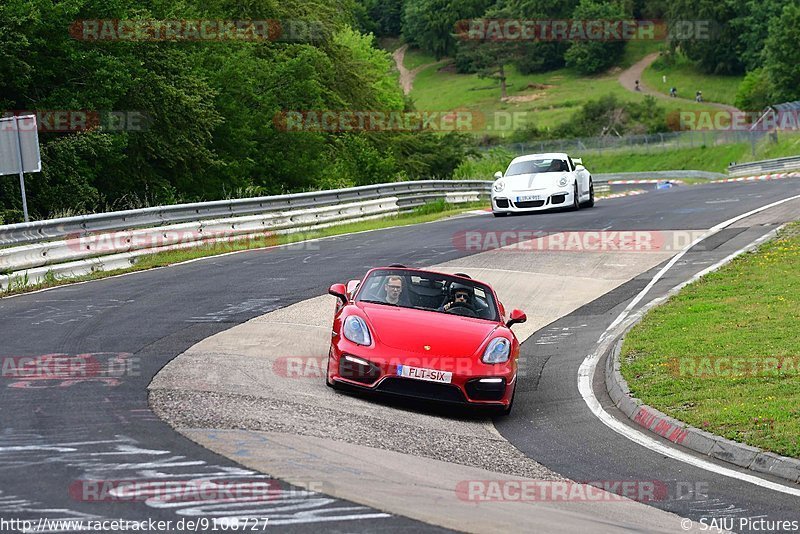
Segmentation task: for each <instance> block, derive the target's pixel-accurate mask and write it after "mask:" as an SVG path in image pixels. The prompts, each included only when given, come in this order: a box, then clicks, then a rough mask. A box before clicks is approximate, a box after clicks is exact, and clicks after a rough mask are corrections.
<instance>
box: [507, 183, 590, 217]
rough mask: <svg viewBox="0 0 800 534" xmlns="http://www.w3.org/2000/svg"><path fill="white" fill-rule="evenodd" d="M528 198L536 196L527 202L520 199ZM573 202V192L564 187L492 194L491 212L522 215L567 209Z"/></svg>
mask: <svg viewBox="0 0 800 534" xmlns="http://www.w3.org/2000/svg"><path fill="white" fill-rule="evenodd" d="M530 196H536V197H538V199H537V200H527V199H524V198H520V197H530ZM574 202H575V200H574V199H573V190H572V189H569V188H566V187H565V188H558V189H546V190H543V189H539V190H534V191H502V192H500V193H496V192H492V211H493V212H495V213H523V212H529V211H544V210H549V209H556V208H569V207H570V206H572V205H573V203H574Z"/></svg>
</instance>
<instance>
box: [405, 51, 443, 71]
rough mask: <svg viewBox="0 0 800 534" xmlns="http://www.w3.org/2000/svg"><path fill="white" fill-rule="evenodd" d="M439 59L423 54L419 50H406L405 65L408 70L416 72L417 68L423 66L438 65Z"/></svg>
mask: <svg viewBox="0 0 800 534" xmlns="http://www.w3.org/2000/svg"><path fill="white" fill-rule="evenodd" d="M436 61H437V59H436V57H434V56H433V55H431V54H428V53H427V52H423V51H422V50H420V49H418V48H409V49H408V50H406V55H405V58H404V59H403V65H404V66H405V68H407V69H408V70H414V69H416V68H417V67H421V66H422V65H428V64H431V63H436Z"/></svg>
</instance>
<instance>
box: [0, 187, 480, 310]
mask: <svg viewBox="0 0 800 534" xmlns="http://www.w3.org/2000/svg"><path fill="white" fill-rule="evenodd" d="M486 207H488V202H473V203H467V204H460V205H459V207H458V208H453V207H452V205H450V204H447V203H445V202H444V200H441V201H437V202H429V203H427V204H425V205H423V206H419V207H417V208H415V209H414V211H413V212H412V213H407V214H400V215H395V216H392V217H387V218H385V219H375V220H371V221H361V222H354V223H348V224H342V225H338V226H331V227H329V228H323V229H320V230H311V231H307V232H299V233H296V234H273V235H265V236H263V237H261V238H258V239H242V240H240V241H233V242H224V243H217V244H209V245H202V246H199V247H197V248H191V249H185V250H167V251H163V252H158V253H156V254H149V255H147V256H141V257H140V258H139V259H138V260H137V262H136V263H135V264H134V265H132V266H130V267H128V268H125V269H114V270H110V271H96V272H93V273H90V274H86V275H83V276H70V277H58V276H55V275H54V274H53V273H52V272H49V273H47V275H45V280H44V281H42V282H41V283H37V284H29V283H28V278H27V274H23V275H20V276H19V277H16V278H14V279H12V280H11V282H10V283H9V285H8V287H7V288H6V289H0V297H6V296H10V295H17V294H20V293H28V292H31V291H37V290H40V289H46V288H49V287H56V286H63V285H67V284H73V283H76V282H85V281H88V280H99V279H101V278H108V277H110V276H116V275H118V274H123V273H129V272H136V271H145V270H147V269H153V268H155V267H164V266H166V265H172V264H175V263H180V262H184V261H188V260H193V259H196V258H205V257H208V256H217V255H219V254H226V253H228V252H236V251H239V250H251V249H258V248H263V247H270V246H276V245H286V244H291V243H297V242H299V241H305V240H309V239H318V238H321V237H329V236H333V235H342V234H349V233H354V232H363V231H366V230H378V229H381V228H391V227H397V226H409V225H412V224H421V223H425V222H432V221H436V220H439V219H444V218H446V217H450V216H452V215H458V214H460V213H464V212H465V211H469V210H474V209H476V208H486Z"/></svg>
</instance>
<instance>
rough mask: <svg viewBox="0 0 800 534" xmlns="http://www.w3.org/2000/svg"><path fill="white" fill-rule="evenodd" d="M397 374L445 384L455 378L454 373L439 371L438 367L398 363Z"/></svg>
mask: <svg viewBox="0 0 800 534" xmlns="http://www.w3.org/2000/svg"><path fill="white" fill-rule="evenodd" d="M397 376H404V377H406V378H415V379H417V380H425V381H428V382H441V383H443V384H449V383H450V381H451V380H453V373H451V372H449V371H437V370H436V369H424V368H422V367H411V366H410V365H398V366H397Z"/></svg>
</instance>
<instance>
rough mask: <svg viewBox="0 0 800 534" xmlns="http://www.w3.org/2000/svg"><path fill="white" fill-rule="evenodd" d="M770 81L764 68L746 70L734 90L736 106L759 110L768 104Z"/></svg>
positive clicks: (748, 109) (746, 109) (747, 109)
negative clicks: (737, 87) (742, 78)
mask: <svg viewBox="0 0 800 534" xmlns="http://www.w3.org/2000/svg"><path fill="white" fill-rule="evenodd" d="M769 92H770V83H769V77H768V76H767V72H766V71H765V70H764V69H756V70H754V71H751V72H748V73H747V76H745V77H744V80H742V83H740V84H739V90H738V91H736V102H735V104H736V107H737V108H739V109H741V110H745V111H759V110H762V109H764V108H765V107H767V106H768V105H769V104H770V101H769V100H770V99H769Z"/></svg>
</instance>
